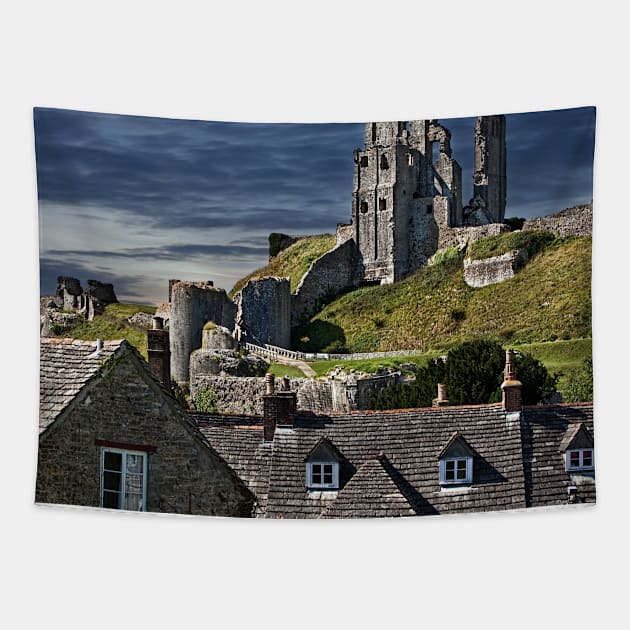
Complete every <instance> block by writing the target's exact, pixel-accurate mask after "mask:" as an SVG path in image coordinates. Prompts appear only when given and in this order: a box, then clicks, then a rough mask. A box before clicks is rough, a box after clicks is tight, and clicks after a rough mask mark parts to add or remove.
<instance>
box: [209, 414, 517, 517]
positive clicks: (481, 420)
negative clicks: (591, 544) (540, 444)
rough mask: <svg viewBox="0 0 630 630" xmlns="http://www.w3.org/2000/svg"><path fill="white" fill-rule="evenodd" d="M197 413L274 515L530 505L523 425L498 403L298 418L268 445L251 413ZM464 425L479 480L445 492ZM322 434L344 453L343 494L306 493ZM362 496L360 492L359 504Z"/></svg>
mask: <svg viewBox="0 0 630 630" xmlns="http://www.w3.org/2000/svg"><path fill="white" fill-rule="evenodd" d="M196 417H197V420H198V422H199V423H200V428H201V431H202V433H203V434H204V435H205V436H206V438H207V439H208V440H209V442H210V443H211V445H212V446H213V447H214V448H215V449H216V450H217V451H218V452H219V454H220V455H221V456H222V457H223V458H224V459H225V460H226V461H227V462H228V463H229V464H230V465H231V466H232V467H233V468H234V469H235V470H236V472H237V473H238V474H239V475H241V477H242V478H243V479H244V481H245V482H246V483H247V485H248V486H249V488H250V489H251V490H252V491H254V492H255V493H256V494H257V495H258V496H259V500H260V501H261V502H262V503H264V513H265V515H266V516H268V517H280V518H318V517H321V516H324V515H333V514H335V513H339V514H341V513H342V512H343V514H344V515H345V516H360V515H366V516H367V515H379V516H380V515H386V514H387V513H388V509H389V510H390V514H392V515H393V513H394V512H397V515H401V514H403V513H405V514H435V513H442V512H458V511H481V510H495V509H507V508H516V507H525V493H524V470H523V458H522V449H521V438H520V427H519V423H518V420H517V421H514V420H510V418H509V416H508V417H506V414H505V412H504V411H503V409H502V407H501V405H500V404H497V405H478V406H462V407H442V408H430V409H416V410H408V411H396V412H391V411H390V412H371V413H365V412H359V413H349V414H338V415H337V414H334V415H333V414H331V415H307V414H299V415H298V416H297V417H296V422H295V426H294V427H293V428H278V429H277V430H276V433H275V436H274V440H273V442H272V443H271V444H268V445H263V440H262V427H256V428H254V426H252V425H249V426H247V425H246V424H245V423H244V422H243V419H239V418H235V419H234V420H233V421H232V422H230V421H226V419H225V417H223V418H222V419H221V420H220V421H218V419H217V418H216V416H215V419H214V420H213V417H212V416H205V421H204V420H203V419H202V418H203V414H197V416H196ZM239 427H240V428H239ZM456 431H459V432H460V433H461V434H462V435H463V436H464V437H465V439H466V441H467V442H468V444H470V446H471V448H472V449H473V450H474V453H475V455H474V460H473V462H474V463H473V468H474V473H473V484H472V485H471V486H470V487H465V488H458V489H448V490H442V488H441V487H440V484H439V465H438V456H439V454H440V452H441V451H442V449H443V448H444V446H445V445H446V444H447V443H448V442H449V440H450V438H451V437H452V436H453V433H454V432H456ZM322 437H327V438H328V439H329V440H330V441H331V442H332V443H333V444H334V445H335V447H336V448H337V449H338V450H339V452H340V453H341V454H342V455H343V458H344V459H343V461H342V462H341V464H340V474H339V476H340V490H339V492H338V493H334V492H329V491H328V492H326V491H322V492H309V491H308V490H307V489H306V483H305V482H306V464H305V458H306V457H307V455H308V453H309V452H310V451H311V450H312V449H313V447H314V446H315V445H316V444H317V443H318V441H319V440H320V439H321V438H322ZM377 463H378V465H377ZM370 474H373V478H372V480H370ZM359 491H361V492H359ZM363 491H364V492H365V494H362V493H363ZM357 492H358V493H359V494H362V498H361V500H360V501H359V500H358V499H357V498H356V494H357ZM353 497H354V498H353ZM336 501H339V505H338V506H335V503H336ZM353 505H354V506H355V507H354V508H353V507H352V506H353Z"/></svg>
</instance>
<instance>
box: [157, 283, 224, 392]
mask: <svg viewBox="0 0 630 630" xmlns="http://www.w3.org/2000/svg"><path fill="white" fill-rule="evenodd" d="M235 315H236V308H235V306H234V303H233V302H232V300H230V299H229V298H228V296H227V294H226V292H225V290H224V289H215V288H214V287H213V286H212V284H211V283H206V282H177V283H175V284H173V285H172V287H171V314H170V321H169V328H170V346H171V377H172V379H173V380H174V381H176V382H178V383H181V382H187V381H188V361H189V358H190V353H191V352H192V351H193V350H197V349H198V348H201V340H202V331H203V327H204V325H205V324H206V323H207V322H209V321H210V322H214V323H215V324H218V325H220V326H225V327H226V328H228V329H229V330H232V329H233V328H234V318H235Z"/></svg>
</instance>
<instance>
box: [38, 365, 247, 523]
mask: <svg viewBox="0 0 630 630" xmlns="http://www.w3.org/2000/svg"><path fill="white" fill-rule="evenodd" d="M139 360H140V359H139V358H138V357H134V356H130V354H125V355H123V356H121V357H118V358H115V359H113V360H112V361H114V362H115V363H114V365H113V366H111V367H110V366H108V367H106V368H104V369H103V372H102V373H101V375H99V376H97V377H96V378H98V382H96V383H95V385H94V386H90V385H88V386H87V388H88V389H89V391H85V390H83V391H82V392H81V393H80V394H79V395H78V397H77V398H76V399H75V401H74V403H73V404H72V406H71V407H70V408H69V409H68V410H66V411H65V412H63V413H62V415H61V416H60V417H59V418H58V419H57V420H56V421H55V423H54V424H53V425H51V426H50V427H49V428H48V429H47V430H46V431H45V432H44V433H43V434H42V435H41V436H40V445H39V454H38V471H37V486H36V501H37V502H41V503H63V504H69V505H85V506H93V507H98V505H99V499H100V465H101V464H100V458H101V446H99V445H98V444H97V443H96V441H97V440H104V441H107V442H113V443H117V444H127V445H136V446H139V447H151V449H154V452H151V453H149V455H148V477H147V511H150V512H170V513H179V514H206V515H221V516H250V515H251V510H252V507H253V498H252V497H251V495H249V494H248V493H247V491H246V490H245V488H244V487H243V485H242V483H241V482H240V481H239V480H238V477H237V476H236V474H235V473H234V472H233V471H232V470H231V469H230V468H229V467H228V466H227V465H226V464H225V463H224V462H223V461H222V460H220V459H219V457H218V456H217V455H214V454H213V452H212V451H210V450H209V449H208V447H207V446H205V445H204V444H203V442H202V439H201V437H200V436H198V435H197V434H196V431H195V429H194V427H192V426H191V425H190V424H189V422H188V420H187V419H186V418H185V416H184V413H183V411H182V410H181V409H179V408H178V407H177V406H176V403H175V401H174V400H171V399H170V397H168V396H167V395H166V394H165V393H164V392H163V391H162V390H161V389H160V387H159V386H158V385H157V383H155V381H153V379H151V377H150V376H149V375H148V374H144V373H143V370H142V366H139V365H138V363H137V362H138V361H139ZM121 448H122V447H121ZM131 450H133V449H131ZM137 450H141V449H140V448H138V449H137Z"/></svg>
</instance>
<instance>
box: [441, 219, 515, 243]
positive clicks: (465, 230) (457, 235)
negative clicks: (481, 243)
mask: <svg viewBox="0 0 630 630" xmlns="http://www.w3.org/2000/svg"><path fill="white" fill-rule="evenodd" d="M509 231H510V228H509V227H508V226H507V225H505V224H504V223H489V224H487V225H479V226H475V227H451V228H443V229H441V230H440V238H439V243H438V249H446V248H447V247H457V248H458V249H464V248H466V247H467V246H468V245H472V243H474V242H475V241H478V240H479V239H481V238H487V237H488V236H495V235H497V234H503V233H504V232H509Z"/></svg>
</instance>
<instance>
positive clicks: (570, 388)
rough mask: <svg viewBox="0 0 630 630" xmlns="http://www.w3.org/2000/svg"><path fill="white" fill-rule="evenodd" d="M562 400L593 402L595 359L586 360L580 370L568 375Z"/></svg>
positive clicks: (572, 371)
mask: <svg viewBox="0 0 630 630" xmlns="http://www.w3.org/2000/svg"><path fill="white" fill-rule="evenodd" d="M562 398H563V400H564V401H565V402H589V401H592V400H593V359H585V360H584V362H583V363H582V365H581V366H580V367H579V368H577V369H575V370H571V371H570V372H569V373H568V375H567V380H566V384H565V386H564V388H563V390H562Z"/></svg>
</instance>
